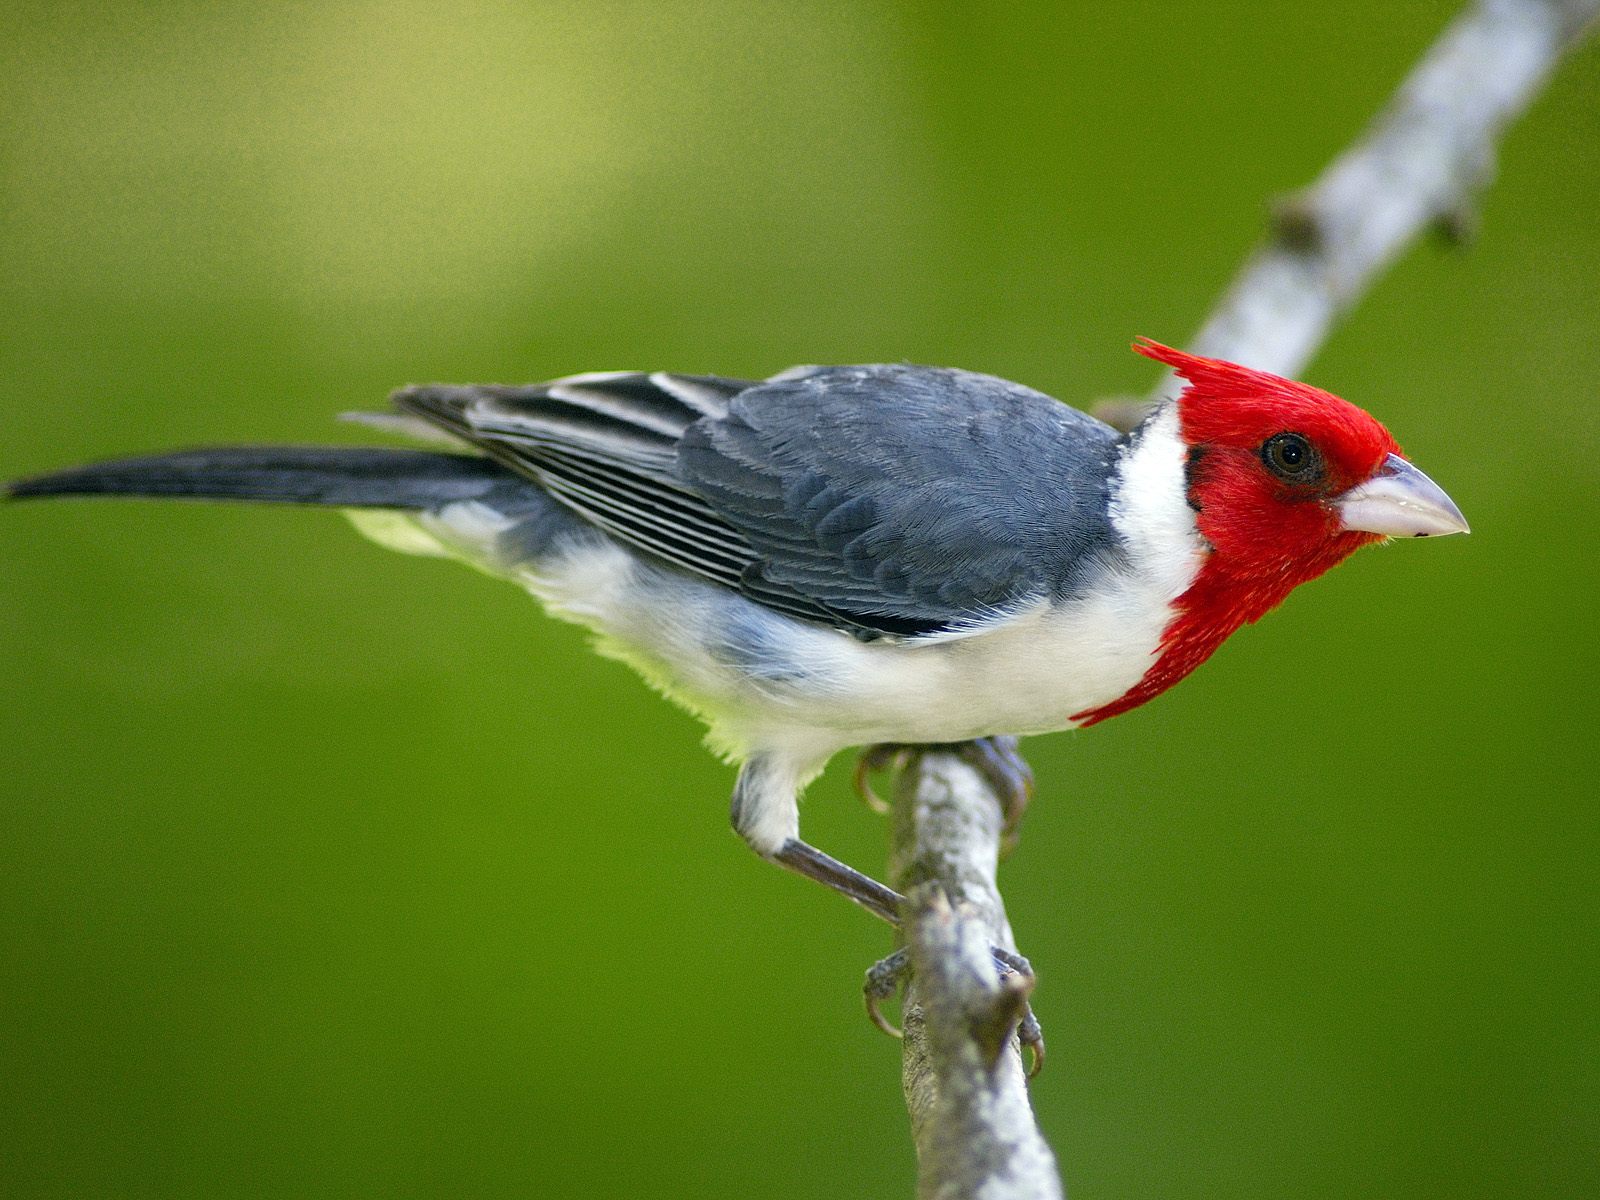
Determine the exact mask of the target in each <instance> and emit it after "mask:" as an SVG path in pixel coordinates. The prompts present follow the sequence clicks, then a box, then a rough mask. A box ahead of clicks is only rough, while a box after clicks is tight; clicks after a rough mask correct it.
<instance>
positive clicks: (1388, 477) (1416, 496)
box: [1337, 454, 1470, 537]
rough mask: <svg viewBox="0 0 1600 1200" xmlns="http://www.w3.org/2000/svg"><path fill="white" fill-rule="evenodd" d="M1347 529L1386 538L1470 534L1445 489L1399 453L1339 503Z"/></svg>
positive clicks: (1340, 513)
mask: <svg viewBox="0 0 1600 1200" xmlns="http://www.w3.org/2000/svg"><path fill="white" fill-rule="evenodd" d="M1337 507H1338V509H1339V517H1340V519H1341V520H1343V521H1344V527H1345V528H1346V529H1358V530H1361V531H1363V532H1365V533H1381V534H1383V535H1384V536H1385V537H1438V536H1440V535H1442V534H1446V533H1468V532H1470V530H1468V528H1467V519H1466V518H1465V517H1463V516H1462V515H1461V510H1460V509H1459V508H1457V507H1456V505H1455V501H1453V500H1451V499H1450V497H1449V496H1447V495H1445V494H1444V489H1443V488H1442V487H1440V486H1439V485H1438V484H1437V483H1435V482H1434V481H1433V480H1431V479H1429V478H1428V477H1427V476H1426V475H1424V474H1423V473H1422V472H1421V471H1419V470H1417V469H1416V468H1415V467H1413V466H1412V465H1411V464H1410V463H1408V462H1407V461H1406V460H1405V459H1403V458H1401V457H1400V456H1399V455H1398V454H1391V455H1389V457H1388V458H1386V459H1384V460H1383V465H1382V466H1380V467H1379V468H1378V470H1377V472H1376V473H1375V474H1374V475H1373V476H1372V478H1371V479H1369V480H1367V481H1366V482H1365V483H1361V484H1357V485H1356V486H1355V487H1353V488H1351V489H1350V490H1349V491H1348V492H1346V493H1345V494H1344V495H1343V496H1342V497H1340V499H1339V500H1338V502H1337Z"/></svg>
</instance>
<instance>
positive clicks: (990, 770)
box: [854, 734, 1033, 854]
mask: <svg viewBox="0 0 1600 1200" xmlns="http://www.w3.org/2000/svg"><path fill="white" fill-rule="evenodd" d="M919 750H940V751H943V752H945V753H948V754H954V755H955V756H956V757H957V758H959V759H961V761H962V762H964V763H966V764H967V765H968V766H970V767H971V768H972V769H973V770H974V771H976V772H978V774H979V775H981V776H983V781H984V782H985V783H987V784H988V785H989V790H990V791H992V792H993V793H994V796H995V799H996V800H998V801H999V802H1000V817H1001V826H1000V852H1001V853H1002V854H1010V853H1011V851H1013V850H1015V849H1016V847H1017V835H1018V829H1019V827H1020V826H1021V824H1022V814H1023V813H1025V812H1027V810H1028V801H1030V800H1032V799H1033V769H1032V768H1031V767H1029V766H1028V763H1027V760H1026V759H1024V758H1023V757H1022V752H1021V751H1020V750H1019V749H1018V748H1017V739H1016V738H1014V737H1010V736H1008V735H1004V734H999V735H996V736H994V737H986V738H976V739H974V740H973V741H970V742H952V743H950V744H948V745H937V746H912V745H899V744H896V743H893V742H884V743H882V744H880V745H876V746H868V747H867V748H866V749H865V750H863V751H862V752H861V756H860V757H859V758H857V759H856V769H855V776H854V778H855V786H856V791H857V792H858V793H859V794H860V796H861V798H862V799H863V800H865V801H866V802H867V805H868V807H870V808H871V809H872V810H873V811H874V812H878V813H887V812H888V811H889V805H888V804H887V803H886V802H885V801H884V799H883V798H882V797H881V796H879V795H878V793H877V792H876V791H874V790H873V787H872V776H873V774H875V773H876V772H878V771H891V770H893V771H900V770H904V769H905V767H906V764H907V763H909V762H910V761H911V756H912V755H913V754H915V753H916V752H917V751H919Z"/></svg>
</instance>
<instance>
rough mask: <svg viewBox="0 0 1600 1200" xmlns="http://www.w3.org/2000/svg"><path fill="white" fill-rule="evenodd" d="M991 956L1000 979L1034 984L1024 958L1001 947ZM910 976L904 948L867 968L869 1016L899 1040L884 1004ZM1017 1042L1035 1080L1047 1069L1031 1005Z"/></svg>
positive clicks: (1024, 1012) (992, 950)
mask: <svg viewBox="0 0 1600 1200" xmlns="http://www.w3.org/2000/svg"><path fill="white" fill-rule="evenodd" d="M989 953H990V954H991V955H992V956H993V957H994V965H995V969H996V970H997V971H998V972H999V974H1000V978H1002V979H1005V978H1006V977H1007V976H1010V975H1020V976H1021V977H1022V978H1023V979H1024V980H1026V981H1027V982H1028V984H1029V985H1031V984H1032V983H1033V967H1032V966H1031V965H1030V964H1029V962H1028V960H1027V959H1026V958H1024V957H1022V955H1020V954H1017V953H1016V952H1015V951H1012V950H1003V949H1001V948H1000V947H999V946H991V947H990V948H989ZM910 975H911V957H910V955H908V954H907V953H906V949H905V947H904V946H902V947H901V948H900V949H898V950H896V951H895V952H894V953H893V954H891V955H889V957H888V958H884V959H880V960H879V961H877V962H875V963H873V964H872V966H870V967H868V968H867V980H866V983H865V984H863V985H862V988H861V993H862V996H863V997H864V998H865V1000H866V1003H867V1016H868V1018H869V1019H870V1020H871V1021H872V1023H873V1024H874V1025H876V1026H877V1027H878V1028H879V1029H881V1030H883V1032H884V1033H886V1034H888V1035H889V1036H890V1037H894V1038H898V1037H903V1036H904V1035H903V1034H902V1033H901V1031H900V1029H899V1028H898V1027H897V1026H896V1025H895V1024H894V1022H892V1021H891V1020H889V1018H888V1017H887V1016H885V1015H884V1012H883V1005H884V1002H885V1001H887V1000H889V999H892V998H893V997H894V995H895V994H896V993H897V992H899V990H900V986H901V985H902V984H903V983H905V981H906V980H907V979H908V978H909V977H910ZM1017 1040H1018V1041H1019V1042H1021V1044H1022V1048H1023V1049H1024V1050H1025V1051H1027V1053H1028V1054H1029V1056H1031V1058H1032V1060H1033V1061H1032V1065H1031V1066H1029V1068H1028V1078H1029V1079H1032V1078H1033V1077H1034V1076H1035V1075H1037V1074H1038V1073H1039V1072H1040V1071H1041V1070H1043V1068H1044V1031H1043V1030H1042V1029H1041V1028H1040V1027H1039V1018H1038V1017H1036V1016H1034V1015H1033V1008H1032V1006H1031V1005H1027V1004H1024V1005H1023V1007H1022V1019H1021V1020H1020V1021H1019V1022H1018V1023H1017Z"/></svg>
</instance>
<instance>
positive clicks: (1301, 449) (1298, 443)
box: [1261, 433, 1322, 483]
mask: <svg viewBox="0 0 1600 1200" xmlns="http://www.w3.org/2000/svg"><path fill="white" fill-rule="evenodd" d="M1261 461H1262V462H1264V463H1266V464H1267V469H1268V470H1269V471H1271V472H1272V473H1273V474H1274V475H1276V476H1277V477H1278V478H1279V479H1286V480H1288V481H1289V482H1290V483H1311V482H1312V481H1314V480H1316V479H1318V478H1320V477H1321V475H1322V456H1321V455H1319V454H1318V453H1317V448H1316V447H1315V446H1313V445H1312V444H1311V443H1310V442H1309V441H1308V440H1306V438H1305V437H1304V436H1303V435H1301V434H1298V433H1275V434H1273V435H1272V436H1271V437H1269V438H1268V439H1267V440H1266V441H1265V442H1263V443H1262V444H1261Z"/></svg>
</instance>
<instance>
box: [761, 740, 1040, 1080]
mask: <svg viewBox="0 0 1600 1200" xmlns="http://www.w3.org/2000/svg"><path fill="white" fill-rule="evenodd" d="M765 766H766V764H764V763H760V762H758V761H752V762H751V763H749V764H747V765H746V767H745V769H744V770H743V771H741V772H740V775H739V782H738V783H737V784H736V785H735V787H734V791H733V805H732V818H733V827H734V829H735V830H737V831H738V833H739V835H740V836H741V837H743V838H744V839H745V840H746V841H747V842H749V843H750V846H751V849H753V850H755V851H756V852H757V853H758V854H761V856H762V857H763V858H766V859H769V860H771V861H772V862H775V863H777V864H778V865H779V866H781V867H784V868H786V869H788V870H790V871H793V872H794V873H795V874H797V875H803V876H804V877H805V878H807V879H814V880H816V882H818V883H820V884H822V885H823V886H824V887H826V888H829V889H831V890H832V891H835V892H838V893H839V894H840V895H841V896H843V897H845V899H847V900H851V901H854V902H855V903H856V904H859V905H860V906H861V907H862V908H864V909H866V910H867V911H868V912H870V913H871V914H872V915H873V916H875V917H877V918H878V919H879V920H881V921H884V922H885V923H887V924H889V925H892V926H893V927H894V928H896V929H899V928H900V925H901V917H900V913H901V910H902V908H903V907H904V905H905V897H904V896H902V895H901V894H900V893H899V892H897V891H895V890H894V889H893V888H891V887H889V886H887V885H886V884H882V883H879V882H878V881H877V880H876V879H873V878H872V877H871V876H870V875H863V874H862V873H861V872H860V871H858V870H856V869H855V868H854V867H852V866H850V865H849V864H847V863H842V862H840V861H839V860H838V859H836V858H834V857H833V856H832V855H831V854H826V853H824V852H823V851H821V850H818V849H817V848H816V847H815V846H813V845H811V844H810V843H808V842H802V841H801V840H800V839H799V838H797V837H792V836H791V837H784V838H783V840H782V841H781V842H779V843H778V847H777V849H776V850H767V849H764V848H763V845H762V842H763V840H764V836H763V835H764V834H766V833H767V832H768V830H769V829H770V828H772V825H771V824H770V822H772V821H773V820H774V818H778V819H781V820H783V821H784V822H785V823H788V821H789V820H790V819H791V818H792V809H791V810H790V812H788V813H785V812H783V811H782V810H781V809H779V808H778V807H777V806H775V805H774V803H773V796H774V792H773V791H771V790H769V789H768V788H767V787H766V786H764V785H765V784H766V783H767V782H768V780H767V779H766V778H764V773H765V772H764V768H765ZM980 769H981V768H980ZM787 803H788V805H789V806H792V805H793V803H794V794H793V791H792V789H791V790H790V791H789V793H788V798H787ZM789 827H790V828H793V826H792V825H790V826H789ZM767 844H768V845H770V842H768V843H767ZM990 953H991V954H992V955H993V956H994V962H995V969H996V970H997V971H999V973H1000V974H1001V975H1002V976H1004V975H1007V974H1009V973H1011V972H1013V971H1015V972H1020V973H1021V974H1023V975H1026V976H1027V977H1028V978H1030V979H1031V978H1032V977H1033V968H1032V967H1031V966H1029V965H1028V960H1027V959H1025V958H1023V957H1022V956H1021V955H1020V954H1016V953H1014V952H1013V951H1010V950H1004V949H1001V948H1000V947H998V946H994V947H991V948H990ZM908 969H909V964H908V960H907V958H906V955H905V951H904V950H897V951H896V952H895V953H894V954H891V955H890V956H889V957H888V958H886V959H884V960H883V961H882V962H880V963H877V964H876V965H875V966H873V967H872V968H871V969H870V970H869V971H868V972H867V982H866V985H865V988H864V992H865V995H866V1001H867V1014H868V1016H870V1017H871V1018H872V1021H873V1024H875V1025H877V1026H878V1028H880V1029H882V1030H884V1031H885V1032H887V1033H891V1034H893V1035H895V1036H899V1031H898V1030H896V1029H895V1028H894V1026H892V1025H891V1024H889V1022H888V1020H887V1019H886V1018H885V1017H884V1016H883V1014H882V1012H881V1011H880V1008H879V1006H880V1005H881V1004H882V1002H883V1001H884V1000H886V999H888V998H889V997H890V996H892V995H894V993H895V991H896V990H897V989H898V988H899V986H900V983H901V982H902V981H903V980H904V978H905V975H906V971H907V970H908ZM1017 1036H1018V1037H1019V1038H1020V1039H1021V1040H1022V1044H1023V1045H1024V1046H1027V1047H1028V1048H1029V1049H1030V1050H1031V1051H1032V1052H1033V1069H1032V1071H1030V1074H1036V1073H1037V1072H1038V1070H1039V1067H1040V1066H1041V1065H1042V1064H1043V1062H1044V1038H1043V1035H1042V1034H1041V1033H1040V1030H1039V1022H1038V1020H1037V1019H1035V1017H1034V1015H1033V1010H1032V1009H1031V1008H1026V1009H1024V1012H1023V1017H1022V1021H1021V1023H1020V1024H1019V1025H1018V1028H1017Z"/></svg>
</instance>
